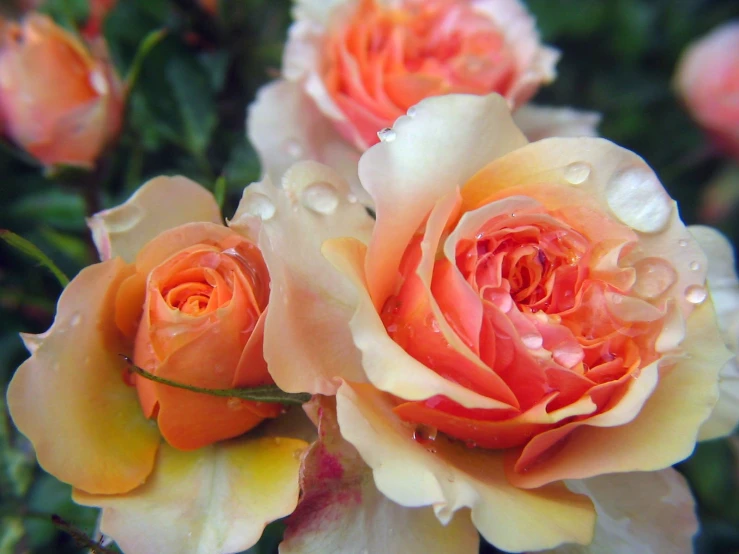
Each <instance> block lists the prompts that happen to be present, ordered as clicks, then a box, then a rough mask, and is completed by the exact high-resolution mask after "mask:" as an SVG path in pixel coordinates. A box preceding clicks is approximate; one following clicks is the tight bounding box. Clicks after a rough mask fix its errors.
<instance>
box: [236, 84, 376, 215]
mask: <svg viewBox="0 0 739 554" xmlns="http://www.w3.org/2000/svg"><path fill="white" fill-rule="evenodd" d="M247 134H248V136H249V140H250V141H251V143H252V144H253V145H254V148H255V149H256V151H257V153H258V154H259V159H260V161H261V163H262V171H263V173H264V174H265V175H266V176H268V177H269V178H270V179H271V180H272V182H273V183H275V184H276V185H278V186H279V185H280V184H281V183H282V177H283V175H285V173H286V172H287V170H288V169H289V168H290V166H291V165H292V164H294V163H295V162H296V161H299V160H314V161H317V162H321V163H325V164H327V165H329V166H330V167H332V168H334V169H335V170H336V171H338V172H339V174H340V175H341V176H342V177H343V178H344V179H345V180H346V181H347V183H349V186H350V188H351V191H352V194H354V195H355V196H356V197H357V198H358V199H359V201H360V202H361V203H362V204H370V203H371V200H370V197H369V195H368V194H367V192H366V191H365V190H364V189H363V188H362V185H361V184H360V183H359V176H358V175H357V164H358V163H359V156H360V154H361V153H360V152H359V151H358V150H357V149H356V148H355V147H354V146H353V145H351V144H349V143H348V142H347V141H346V140H344V139H343V138H342V137H341V135H339V133H338V132H337V131H336V129H335V128H334V126H333V124H332V123H331V121H330V120H329V119H328V118H327V117H326V116H325V115H323V114H322V113H321V112H320V111H319V110H318V108H317V107H316V105H315V103H314V102H313V100H312V99H311V98H310V97H309V96H308V95H307V94H305V92H303V90H302V88H301V87H300V86H299V85H297V84H295V83H292V82H289V81H285V80H279V81H276V82H274V83H270V84H268V85H266V86H264V87H262V88H261V89H260V91H259V93H258V94H257V99H256V101H255V102H254V103H253V104H252V105H251V106H250V108H249V117H248V118H247Z"/></svg>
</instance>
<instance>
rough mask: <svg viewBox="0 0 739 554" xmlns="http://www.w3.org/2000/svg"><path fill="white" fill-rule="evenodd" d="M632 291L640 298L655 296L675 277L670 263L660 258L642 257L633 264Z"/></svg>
mask: <svg viewBox="0 0 739 554" xmlns="http://www.w3.org/2000/svg"><path fill="white" fill-rule="evenodd" d="M634 270H635V271H636V282H635V283H634V292H635V293H636V294H637V295H638V296H641V297H642V298H657V297H658V296H659V295H661V294H662V293H663V292H665V291H666V290H667V289H669V288H670V287H671V286H672V285H673V284H674V283H675V280H676V279H677V272H676V271H675V269H674V268H673V267H672V265H671V264H670V263H669V262H668V261H667V260H663V259H662V258H644V259H641V260H639V261H638V262H636V263H635V264H634Z"/></svg>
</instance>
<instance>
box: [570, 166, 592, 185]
mask: <svg viewBox="0 0 739 554" xmlns="http://www.w3.org/2000/svg"><path fill="white" fill-rule="evenodd" d="M590 172H591V167H590V164H588V163H586V162H575V163H571V164H570V165H568V166H567V167H565V180H566V181H567V182H568V183H570V184H571V185H581V184H582V183H584V182H585V181H587V179H588V177H590Z"/></svg>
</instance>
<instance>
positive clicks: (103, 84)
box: [90, 71, 108, 96]
mask: <svg viewBox="0 0 739 554" xmlns="http://www.w3.org/2000/svg"><path fill="white" fill-rule="evenodd" d="M90 86H91V87H92V88H93V90H94V91H95V92H97V93H98V94H100V95H101V96H102V95H103V94H107V93H108V81H107V80H106V79H105V74H104V73H103V72H102V71H93V72H92V73H90Z"/></svg>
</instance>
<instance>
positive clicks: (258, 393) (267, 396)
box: [121, 356, 311, 406]
mask: <svg viewBox="0 0 739 554" xmlns="http://www.w3.org/2000/svg"><path fill="white" fill-rule="evenodd" d="M121 357H122V358H123V359H125V360H126V362H128V364H129V368H130V369H131V371H133V372H134V373H135V374H137V375H139V376H141V377H143V378H144V379H149V380H150V381H154V382H155V383H161V384H162V385H169V386H170V387H176V388H178V389H185V390H189V391H191V392H197V393H200V394H207V395H210V396H219V397H223V398H239V399H241V400H249V401H252V402H266V403H271V404H294V405H298V406H301V405H303V404H304V403H305V402H308V400H310V399H311V395H310V394H308V393H302V392H298V393H292V392H285V391H283V390H282V389H280V388H279V387H277V386H276V385H266V386H264V387H250V388H236V389H206V388H203V387H196V386H193V385H186V384H185V383H180V382H178V381H172V380H170V379H163V378H162V377H157V376H156V375H154V374H153V373H149V372H148V371H146V370H145V369H142V368H140V367H139V366H137V365H135V364H134V363H133V362H132V361H131V359H130V358H128V357H127V356H121Z"/></svg>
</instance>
